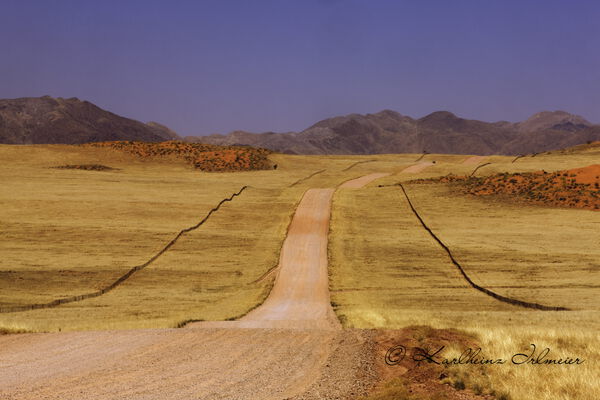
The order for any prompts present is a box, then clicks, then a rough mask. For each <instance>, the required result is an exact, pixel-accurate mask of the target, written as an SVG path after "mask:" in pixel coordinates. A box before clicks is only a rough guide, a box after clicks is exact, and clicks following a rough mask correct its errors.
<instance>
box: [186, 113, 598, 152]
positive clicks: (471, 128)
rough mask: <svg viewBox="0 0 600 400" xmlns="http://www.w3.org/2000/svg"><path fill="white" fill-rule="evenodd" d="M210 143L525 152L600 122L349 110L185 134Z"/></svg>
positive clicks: (587, 134) (559, 144)
mask: <svg viewBox="0 0 600 400" xmlns="http://www.w3.org/2000/svg"><path fill="white" fill-rule="evenodd" d="M186 140H189V141H199V142H203V143H208V144H223V145H232V144H244V145H250V146H255V147H266V148H269V149H271V150H275V151H279V152H283V153H289V154H382V153H422V152H428V153H447V154H478V155H489V154H507V155H510V154H515V155H516V154H528V153H536V152H541V151H547V150H552V149H559V148H565V147H570V146H574V145H576V144H580V143H585V142H588V141H597V140H600V125H594V124H592V123H590V122H589V121H587V120H586V119H585V118H583V117H581V116H578V115H573V114H569V113H567V112H564V111H552V112H549V111H544V112H540V113H537V114H534V115H533V116H531V117H530V118H528V119H527V120H525V121H522V122H517V123H512V122H507V121H500V122H491V123H490V122H483V121H477V120H470V119H464V118H460V117H457V116H456V115H454V114H452V113H450V112H447V111H438V112H434V113H431V114H429V115H427V116H425V117H423V118H419V119H414V118H411V117H408V116H405V115H402V114H399V113H397V112H395V111H390V110H384V111H381V112H378V113H376V114H365V115H362V114H350V115H346V116H340V117H334V118H328V119H325V120H322V121H319V122H317V123H316V124H314V125H312V126H311V127H309V128H308V129H306V130H304V131H302V132H297V133H295V132H292V133H274V132H267V133H260V134H254V133H248V132H244V131H235V132H231V133H229V134H227V135H210V136H201V137H186Z"/></svg>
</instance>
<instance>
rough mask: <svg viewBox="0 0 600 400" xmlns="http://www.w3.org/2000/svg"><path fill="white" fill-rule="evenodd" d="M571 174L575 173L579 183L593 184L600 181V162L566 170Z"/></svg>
mask: <svg viewBox="0 0 600 400" xmlns="http://www.w3.org/2000/svg"><path fill="white" fill-rule="evenodd" d="M566 172H567V173H568V174H569V176H573V175H575V181H576V182H577V183H584V184H586V183H587V184H591V185H594V184H595V183H598V182H600V164H594V165H590V166H588V167H583V168H575V169H570V170H568V171H566Z"/></svg>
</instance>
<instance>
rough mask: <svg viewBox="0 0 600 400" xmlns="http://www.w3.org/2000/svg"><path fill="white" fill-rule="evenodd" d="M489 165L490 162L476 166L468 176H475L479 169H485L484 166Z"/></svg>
mask: <svg viewBox="0 0 600 400" xmlns="http://www.w3.org/2000/svg"><path fill="white" fill-rule="evenodd" d="M490 164H491V162H488V163H485V164H481V165H478V166H477V167H476V168H475V169H474V170H473V172H471V175H469V176H473V175H475V172H477V170H478V169H479V168H482V167H485V166H486V165H490Z"/></svg>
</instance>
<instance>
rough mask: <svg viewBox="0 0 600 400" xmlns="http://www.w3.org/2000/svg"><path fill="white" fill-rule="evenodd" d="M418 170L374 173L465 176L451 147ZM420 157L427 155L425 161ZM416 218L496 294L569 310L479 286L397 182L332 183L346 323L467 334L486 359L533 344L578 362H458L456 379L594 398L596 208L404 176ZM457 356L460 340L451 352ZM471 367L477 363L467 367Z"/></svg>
mask: <svg viewBox="0 0 600 400" xmlns="http://www.w3.org/2000/svg"><path fill="white" fill-rule="evenodd" d="M427 158H430V159H436V165H435V166H432V167H430V168H428V169H427V170H425V171H423V172H421V173H419V174H416V175H415V174H411V175H409V174H394V175H392V176H389V177H387V178H383V179H381V180H379V181H378V182H377V185H379V184H388V185H391V184H395V183H397V182H401V181H404V182H406V181H409V180H411V179H414V178H416V177H419V178H421V177H431V176H439V175H446V174H447V173H450V172H452V173H455V174H465V171H466V170H468V169H471V170H472V169H473V166H468V167H467V166H464V165H457V164H454V163H453V161H455V159H453V158H452V156H436V155H432V156H427ZM427 158H426V159H427ZM599 159H600V154H598V153H594V152H590V153H583V154H581V153H580V154H573V155H570V156H569V155H564V154H550V155H539V156H537V157H533V158H532V157H526V158H522V159H519V160H517V161H516V162H515V163H512V162H511V161H512V159H511V158H507V157H491V158H490V160H488V161H491V162H493V164H492V165H490V166H487V167H484V168H482V169H481V170H480V171H481V172H480V174H491V173H496V172H516V171H534V170H540V169H546V170H547V171H554V170H562V169H568V168H575V167H581V166H585V165H590V164H594V163H597V162H598V160H599ZM405 187H406V189H407V192H408V193H409V196H410V197H411V200H412V202H413V204H414V206H415V208H416V209H417V211H418V212H419V213H420V215H421V217H422V218H423V219H424V220H425V222H426V223H427V224H428V225H429V227H430V228H431V229H432V230H433V232H435V233H436V234H437V235H438V236H439V237H440V239H441V240H442V241H443V242H444V243H445V244H446V245H448V247H449V248H450V249H451V250H452V252H453V254H454V256H455V257H456V258H457V259H458V260H459V262H461V264H462V265H463V267H464V268H465V269H466V272H467V273H468V274H469V275H470V277H471V278H472V279H473V280H474V281H475V282H476V283H478V284H480V285H481V286H484V287H486V288H488V289H491V290H493V291H495V292H497V293H499V294H502V295H505V296H510V297H514V298H517V299H520V300H525V301H534V302H538V303H542V304H547V305H555V306H566V307H569V308H572V309H573V311H563V312H548V311H534V310H528V309H523V308H520V307H516V306H513V305H509V304H505V303H501V302H499V301H497V300H495V299H493V298H491V297H488V296H486V295H485V294H482V293H480V292H478V291H475V290H474V289H472V288H471V287H469V286H468V284H467V283H466V282H465V281H464V279H463V278H462V277H461V276H460V275H459V272H458V271H457V269H456V267H455V266H454V265H453V264H452V263H451V262H450V260H449V259H448V256H447V255H446V253H445V252H444V251H443V250H442V248H441V247H440V246H439V245H438V244H437V243H436V242H435V241H434V240H433V239H432V238H431V236H430V235H429V234H428V233H427V232H426V231H425V230H424V229H423V227H422V226H421V225H420V224H419V222H418V220H417V219H416V218H415V216H414V215H413V213H412V212H411V210H410V208H409V206H408V203H407V201H406V200H405V198H404V196H403V194H402V191H401V190H400V188H399V187H398V186H389V187H377V186H376V185H371V186H370V187H367V188H363V189H358V190H339V191H338V192H337V193H336V195H335V197H334V203H333V204H334V205H333V216H332V223H331V234H330V245H329V246H330V249H329V250H330V252H329V254H330V274H331V283H330V285H331V289H332V301H333V302H334V304H335V306H336V312H337V313H338V316H340V318H341V320H342V321H343V322H344V324H345V326H347V327H356V328H402V327H405V326H409V325H429V326H432V327H435V328H459V329H462V330H464V331H466V332H468V333H472V334H475V335H476V337H477V338H478V340H479V343H480V344H481V346H482V348H483V349H484V350H483V351H484V353H485V355H487V356H489V357H502V358H509V359H510V357H511V356H512V354H515V353H520V352H526V351H527V350H529V349H530V347H529V346H530V344H531V343H535V344H536V345H537V346H538V353H539V351H540V350H539V349H540V348H541V349H543V348H544V347H546V346H547V347H550V349H551V353H550V356H551V357H550V358H559V357H563V358H564V357H567V356H572V357H580V358H583V359H585V360H586V361H585V362H584V364H581V365H567V366H565V365H561V366H558V365H550V366H544V365H542V366H539V365H538V366H536V365H502V366H486V367H474V366H469V365H466V366H457V367H452V368H453V376H454V377H455V378H456V379H459V380H461V381H462V382H466V383H467V387H471V388H477V391H479V392H488V393H489V392H492V391H493V392H494V393H495V394H496V396H497V397H500V396H504V398H511V399H531V398H535V399H573V398H578V399H596V398H598V397H599V396H600V384H599V383H598V380H597V379H594V376H597V373H598V367H597V362H598V360H599V359H600V344H599V343H598V340H597V334H598V331H600V301H599V300H598V296H597V294H598V292H599V288H600V262H599V261H598V260H600V242H599V240H600V236H598V232H599V231H600V213H598V212H595V211H588V210H577V209H566V208H550V207H545V206H534V205H527V204H521V203H513V202H509V201H506V199H498V198H480V197H466V196H464V195H462V194H460V193H458V192H457V190H456V189H454V188H453V187H452V186H448V185H445V184H427V185H415V184H408V185H405ZM451 350H452V351H451V352H448V353H445V354H444V355H445V356H447V357H450V356H451V355H452V354H454V355H457V354H459V353H460V351H462V350H464V349H458V348H456V349H451ZM473 368H478V369H484V372H485V373H484V374H474V373H473Z"/></svg>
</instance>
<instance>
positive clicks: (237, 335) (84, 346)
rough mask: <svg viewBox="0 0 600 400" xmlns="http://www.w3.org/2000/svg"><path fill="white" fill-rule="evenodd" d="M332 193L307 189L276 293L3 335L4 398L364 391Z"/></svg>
mask: <svg viewBox="0 0 600 400" xmlns="http://www.w3.org/2000/svg"><path fill="white" fill-rule="evenodd" d="M376 175H377V176H376ZM381 176H383V175H382V174H372V175H369V176H368V177H369V178H368V179H367V177H363V178H359V179H358V180H355V182H354V183H350V182H347V184H348V186H345V187H361V185H365V184H367V183H368V182H370V181H372V180H373V179H377V178H378V177H381ZM360 179H362V180H360ZM333 192H334V190H333V189H310V190H308V191H307V192H306V193H305V195H304V197H303V199H302V200H301V202H300V204H299V205H298V208H297V210H296V213H295V215H294V218H293V220H292V223H291V225H290V229H289V233H288V236H287V238H286V240H285V242H284V245H283V248H282V252H281V256H280V265H279V268H278V272H277V277H276V279H275V284H274V287H273V290H272V292H271V294H270V296H269V297H268V299H267V300H266V301H265V302H264V303H263V305H261V306H260V307H258V308H257V309H255V310H254V311H252V312H250V313H249V314H247V315H246V316H245V317H244V318H242V319H241V320H239V321H231V322H207V323H197V324H192V325H191V326H189V327H188V328H187V329H147V330H132V331H101V332H71V333H51V334H24V335H9V336H4V337H0V371H2V372H1V374H0V399H3V400H4V399H11V400H12V399H14V400H16V399H61V400H68V399H81V400H86V399H125V398H126V399H288V398H294V399H298V400H299V399H350V398H353V397H356V396H359V395H363V394H365V393H366V391H367V390H368V389H369V387H370V385H371V383H372V382H373V380H374V372H373V367H372V366H373V354H374V351H373V346H374V345H373V340H372V336H371V335H372V334H371V333H369V332H366V331H359V330H342V329H341V327H340V325H339V322H338V321H337V319H336V317H335V315H334V313H333V310H332V308H331V305H330V301H329V289H328V277H327V234H328V230H329V217H330V208H331V198H332V195H333Z"/></svg>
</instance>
